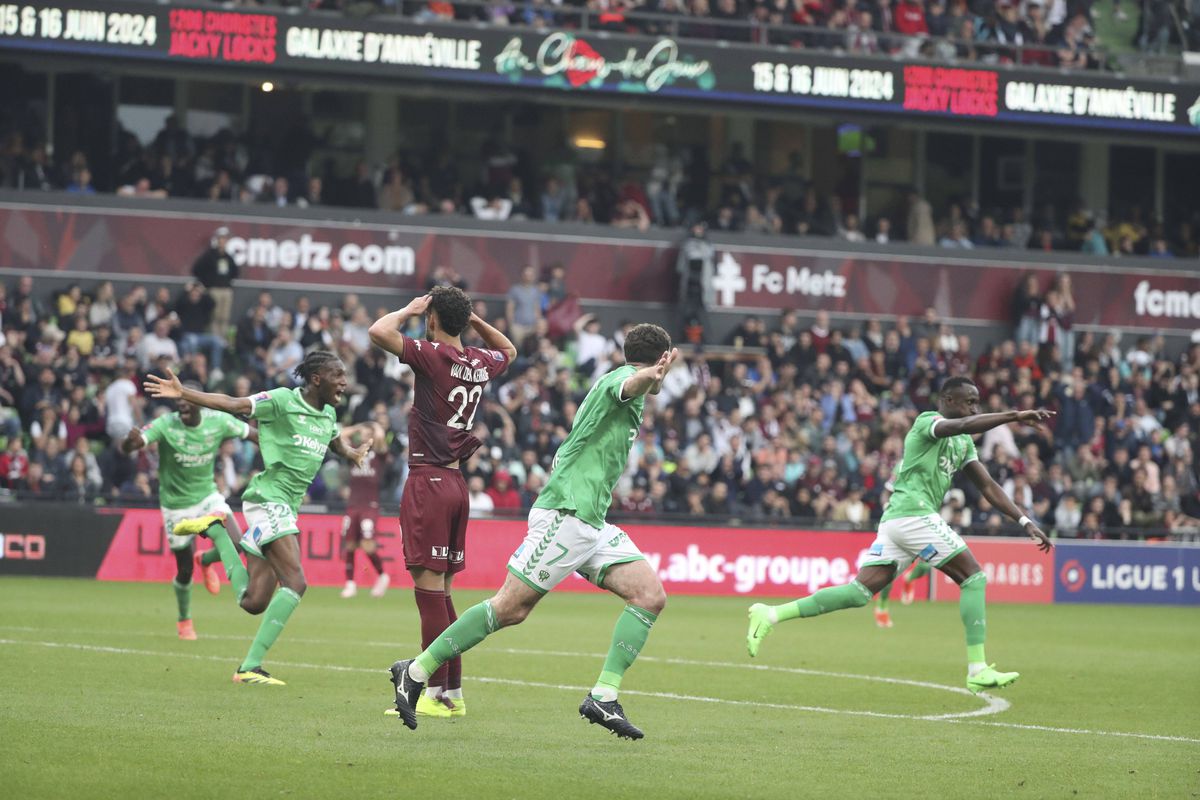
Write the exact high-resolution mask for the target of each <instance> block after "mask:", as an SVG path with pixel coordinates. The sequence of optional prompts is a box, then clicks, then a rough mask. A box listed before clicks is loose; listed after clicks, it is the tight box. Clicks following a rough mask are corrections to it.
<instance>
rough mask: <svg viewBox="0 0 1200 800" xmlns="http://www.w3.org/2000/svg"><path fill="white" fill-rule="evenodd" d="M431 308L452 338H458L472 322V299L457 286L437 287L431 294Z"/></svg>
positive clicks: (443, 328)
mask: <svg viewBox="0 0 1200 800" xmlns="http://www.w3.org/2000/svg"><path fill="white" fill-rule="evenodd" d="M429 295H430V297H429V308H430V309H432V310H433V311H436V312H437V315H438V322H440V323H441V325H442V330H444V331H445V332H446V333H447V334H449V335H450V336H458V335H459V334H460V333H462V332H463V331H465V330H466V329H467V323H468V322H470V320H471V298H470V297H468V296H467V293H466V292H464V291H463V290H462V289H459V288H458V287H457V286H435V287H433V289H432V290H431V291H430V292H429Z"/></svg>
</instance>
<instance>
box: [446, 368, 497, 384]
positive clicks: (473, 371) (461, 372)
mask: <svg viewBox="0 0 1200 800" xmlns="http://www.w3.org/2000/svg"><path fill="white" fill-rule="evenodd" d="M450 377H452V378H457V379H458V380H460V381H470V382H471V383H487V382H488V371H487V368H486V367H478V368H472V367H468V366H467V365H466V364H451V365H450Z"/></svg>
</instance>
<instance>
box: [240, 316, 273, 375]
mask: <svg viewBox="0 0 1200 800" xmlns="http://www.w3.org/2000/svg"><path fill="white" fill-rule="evenodd" d="M274 338H275V334H274V332H273V331H272V330H271V329H270V328H269V327H268V326H267V310H266V309H265V308H263V307H262V306H261V305H257V306H255V307H254V308H253V309H251V311H250V314H249V315H248V316H245V317H243V318H242V321H241V322H239V323H238V328H237V337H236V340H235V341H236V346H237V352H238V355H239V356H240V357H241V358H242V361H243V363H245V365H246V366H247V367H249V368H251V369H253V370H255V371H256V372H258V373H259V374H261V375H265V374H266V371H267V348H268V347H270V345H271V341H272V340H273V339H274Z"/></svg>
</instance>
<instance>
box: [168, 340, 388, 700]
mask: <svg viewBox="0 0 1200 800" xmlns="http://www.w3.org/2000/svg"><path fill="white" fill-rule="evenodd" d="M295 375H296V377H297V378H299V379H300V380H301V381H303V382H304V385H303V386H300V387H297V388H295V389H286V388H279V389H272V390H271V391H269V392H260V393H259V394H256V395H254V396H253V397H229V396H228V395H224V394H212V393H208V392H200V391H196V390H195V389H189V388H187V387H186V386H184V385H183V384H181V383H180V382H179V378H177V377H176V376H175V374H174V373H173V372H171V371H170V370H167V377H166V378H160V377H158V376H156V375H149V376H147V377H146V382H145V389H146V393H147V394H149V395H151V396H152V397H162V398H166V399H180V398H182V399H183V400H186V401H187V402H189V403H193V404H195V405H199V406H204V407H205V408H212V409H216V410H217V411H224V412H226V413H228V414H238V415H240V416H244V417H252V418H254V419H256V420H258V441H259V450H260V451H261V452H262V458H263V464H264V465H265V466H266V468H265V469H264V470H263V471H262V472H260V473H258V474H257V475H255V476H254V477H253V478H251V479H250V484H249V486H247V487H246V491H245V492H244V493H243V494H242V512H243V514H244V515H245V517H246V532H245V533H244V534H243V535H242V539H241V545H242V550H243V551H244V552H245V553H246V554H247V555H248V556H251V558H249V559H247V563H246V566H243V565H242V561H241V558H239V557H238V553H237V550H236V548H234V546H233V541H232V540H231V539H230V538H229V536H228V534H226V533H225V529H224V527H223V526H222V525H221V524H220V519H219V518H218V517H214V516H201V517H199V518H196V519H192V520H185V521H182V522H179V523H177V524H176V525H175V531H176V533H199V532H201V531H204V532H206V533H207V535H208V536H209V538H211V539H212V540H213V544H214V545H216V547H217V549H218V550H219V551H220V553H221V563H222V564H224V565H225V572H226V574H227V575H228V576H229V582H230V583H232V584H233V587H234V589H235V592H236V594H237V601H238V605H240V606H241V607H242V608H243V609H245V610H246V611H247V612H249V613H251V614H264V616H263V621H262V624H261V625H260V626H259V629H258V634H257V635H256V636H255V637H254V641H253V642H252V643H251V645H250V650H249V652H248V653H247V654H246V657H245V658H244V659H243V660H242V663H241V664H240V665H239V666H238V668H237V671H236V672H234V674H233V680H234V682H235V683H245V684H252V685H272V686H282V685H284V684H283V681H281V680H279V679H278V678H273V677H271V675H270V674H268V673H267V671H266V670H264V669H263V668H262V662H263V658H264V657H265V656H266V653H267V650H269V649H270V648H271V645H273V644H274V643H275V640H276V639H278V638H279V634H280V632H281V631H283V627H284V625H286V624H287V621H288V618H289V617H291V615H292V612H293V611H295V610H296V606H298V605H299V604H300V598H301V597H302V596H303V595H304V590H305V589H306V588H308V585H307V583H306V582H305V580H304V569H303V567H302V566H301V563H300V542H299V541H298V538H297V537H298V535H299V533H300V529H299V528H298V527H297V525H296V518H297V515H298V514H299V510H300V503H301V502H302V501H303V500H304V495H305V494H306V493H307V492H308V487H309V485H310V484H311V483H312V480H313V478H314V477H315V476H316V474H317V470H319V469H320V468H321V464H322V463H323V462H324V461H325V452H326V451H327V450H332V451H333V452H334V453H336V454H337V455H339V456H341V457H342V458H345V459H347V460H348V461H352V462H354V463H355V464H356V465H360V464H361V463H362V461H363V460H364V459H365V458H366V457H367V454H368V453H369V452H370V449H371V446H370V444H369V443H364V444H363V445H361V446H360V447H358V448H357V449H352V448H351V447H350V445H349V444H347V443H346V442H345V441H344V440H343V439H342V437H341V432H340V431H339V430H338V424H337V412H336V411H335V410H334V409H335V408H336V407H337V405H338V404H339V403H341V402H342V398H343V396H344V395H345V393H346V382H347V379H346V365H345V364H343V363H342V360H341V359H340V358H338V357H337V356H336V355H334V354H333V353H330V352H329V351H327V350H314V351H311V352H310V353H308V355H306V356H305V357H304V360H303V361H302V362H300V365H299V366H297V367H296V370H295ZM276 584H278V585H279V589H278V591H276V588H275V586H276Z"/></svg>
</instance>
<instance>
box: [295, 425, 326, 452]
mask: <svg viewBox="0 0 1200 800" xmlns="http://www.w3.org/2000/svg"><path fill="white" fill-rule="evenodd" d="M316 432H317V433H320V430H319V429H318V430H317V431H316ZM292 444H294V445H295V446H296V447H298V448H300V449H301V450H307V451H308V452H309V453H311V454H313V455H315V456H320V457H321V458H324V457H325V451H326V450H328V449H329V443H328V442H322V441H320V440H319V439H314V438H312V437H311V436H305V435H303V434H300V433H293V434H292Z"/></svg>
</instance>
